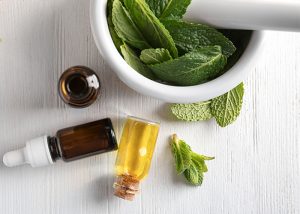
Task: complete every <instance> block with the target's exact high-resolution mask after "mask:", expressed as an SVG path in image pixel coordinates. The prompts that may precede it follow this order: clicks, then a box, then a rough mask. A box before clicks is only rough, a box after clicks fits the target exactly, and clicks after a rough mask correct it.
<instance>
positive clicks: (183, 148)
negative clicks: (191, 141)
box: [171, 134, 192, 174]
mask: <svg viewBox="0 0 300 214" xmlns="http://www.w3.org/2000/svg"><path fill="white" fill-rule="evenodd" d="M171 147H172V153H173V156H174V159H175V166H176V171H177V173H178V174H181V173H183V172H184V170H186V169H187V168H189V167H190V164H191V152H192V151H191V148H190V146H189V145H187V144H186V143H185V142H184V141H183V140H180V139H178V137H177V135H176V134H174V135H172V138H171Z"/></svg>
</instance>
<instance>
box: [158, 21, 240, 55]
mask: <svg viewBox="0 0 300 214" xmlns="http://www.w3.org/2000/svg"><path fill="white" fill-rule="evenodd" d="M162 23H163V24H164V25H165V27H166V28H167V29H168V31H169V32H170V34H171V36H172V37H173V39H174V41H175V44H176V46H177V48H178V50H179V52H180V53H188V52H190V51H193V50H195V49H196V48H199V47H201V46H209V45H219V46H221V48H222V52H223V54H224V55H225V56H226V57H229V56H231V55H232V54H233V53H234V52H235V50H236V48H235V46H234V45H233V44H232V42H231V41H230V40H229V39H227V38H226V37H225V36H223V34H222V33H220V32H219V31H217V30H216V29H214V28H212V27H209V26H207V25H203V24H194V23H188V22H185V21H182V20H163V21H162Z"/></svg>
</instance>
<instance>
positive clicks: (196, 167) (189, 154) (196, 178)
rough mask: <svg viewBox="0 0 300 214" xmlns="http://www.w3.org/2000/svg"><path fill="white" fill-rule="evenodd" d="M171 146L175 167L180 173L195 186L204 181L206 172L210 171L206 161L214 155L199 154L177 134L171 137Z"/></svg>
mask: <svg viewBox="0 0 300 214" xmlns="http://www.w3.org/2000/svg"><path fill="white" fill-rule="evenodd" d="M170 144H171V148H172V153H173V156H174V159H175V167H176V171H177V173H178V174H183V175H184V177H185V178H186V180H187V181H188V182H189V183H190V184H192V185H195V186H199V185H201V184H202V182H203V176H204V173H205V172H207V171H208V169H207V166H206V163H205V161H207V160H213V159H214V157H207V156H204V155H199V154H197V153H195V152H193V151H192V150H191V147H190V146H189V145H188V144H187V143H186V142H185V141H183V140H181V139H179V138H178V137H177V135H176V134H174V135H172V137H171V143H170Z"/></svg>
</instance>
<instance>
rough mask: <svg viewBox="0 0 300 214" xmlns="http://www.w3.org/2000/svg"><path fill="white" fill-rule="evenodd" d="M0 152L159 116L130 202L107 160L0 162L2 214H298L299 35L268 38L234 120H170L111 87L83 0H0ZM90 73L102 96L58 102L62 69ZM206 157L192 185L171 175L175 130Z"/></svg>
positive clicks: (145, 100)
mask: <svg viewBox="0 0 300 214" xmlns="http://www.w3.org/2000/svg"><path fill="white" fill-rule="evenodd" d="M0 26H1V27H0V37H1V38H2V42H1V43H0V137H1V138H0V156H1V157H2V155H3V154H4V153H5V152H6V151H9V150H12V149H16V148H19V147H21V146H22V145H23V144H24V142H25V141H26V140H28V139H31V138H33V137H36V136H39V135H42V134H45V133H47V134H51V135H53V134H54V133H55V131H56V130H58V129H60V128H63V127H67V126H71V125H75V124H79V123H83V122H88V121H92V120H96V119H99V118H103V117H111V118H112V119H113V122H114V123H115V127H116V132H117V133H118V134H120V131H121V122H120V120H119V119H118V117H119V116H120V115H122V114H123V113H128V114H133V115H136V116H140V117H144V118H148V119H152V120H157V121H161V123H162V126H161V132H160V136H159V140H158V142H157V147H156V151H155V155H154V158H153V162H152V167H151V172H150V174H149V177H148V178H147V179H146V180H145V181H144V182H143V183H142V191H141V194H140V195H139V196H138V197H137V198H136V200H135V201H134V202H126V201H123V200H120V199H118V198H116V197H114V196H113V195H112V183H113V167H114V161H115V156H116V154H115V153H110V154H104V155H100V156H96V157H91V158H87V159H83V160H80V161H76V162H72V163H68V164H65V163H62V162H58V163H57V164H55V165H53V166H49V167H44V168H38V169H32V168H31V167H29V166H23V167H18V168H6V167H4V166H3V164H1V165H0V213H1V214H77V213H78V214H79V213H80V214H90V213H101V214H102V213H216V214H219V213H253V214H256V213H262V214H271V213H272V214H273V213H295V214H296V213H300V208H299V204H300V201H299V200H300V167H299V165H300V163H299V159H300V152H299V149H300V144H299V135H298V134H299V132H300V34H296V33H279V32H268V33H267V34H266V42H265V45H264V50H263V51H262V52H261V53H258V54H260V55H261V57H260V59H259V61H257V62H256V64H255V69H254V70H253V71H252V73H251V75H249V76H248V77H247V79H246V80H245V86H246V94H245V99H244V106H243V110H242V113H241V116H240V117H239V119H238V120H237V122H236V123H234V124H233V125H231V126H229V127H227V128H220V127H218V126H217V125H216V123H215V122H214V121H209V122H202V123H201V122H200V123H185V122H178V121H176V120H175V119H174V118H173V117H172V116H171V115H170V113H169V109H168V104H166V103H164V102H162V101H159V100H156V99H153V98H149V97H145V96H142V95H140V94H138V93H136V92H134V91H132V90H131V89H129V88H128V87H127V86H125V85H124V84H123V83H122V82H120V81H119V80H118V78H117V77H116V75H115V74H114V73H113V72H112V71H111V69H110V68H109V66H108V65H106V64H105V62H104V61H103V59H102V58H101V56H100V55H99V53H98V51H97V48H96V46H95V44H94V41H93V38H92V34H91V30H90V25H89V1H87V0H23V1H21V0H1V1H0ZM78 64H79V65H86V66H89V67H91V68H92V69H94V70H95V71H97V73H98V74H99V76H100V78H101V80H102V84H103V87H102V93H101V96H100V98H99V99H98V101H97V103H96V104H94V105H93V106H91V107H90V108H87V109H82V110H76V109H72V108H69V107H67V106H65V105H64V104H63V103H62V101H61V100H60V99H59V97H58V94H57V81H58V78H59V76H60V74H61V73H62V72H63V71H64V70H65V69H66V68H68V67H70V66H73V65H78ZM174 132H176V133H178V135H179V136H180V137H182V138H184V139H186V141H187V142H188V143H189V144H190V145H191V146H192V148H193V149H194V150H195V151H197V152H200V153H203V154H207V155H212V156H215V157H216V159H215V160H214V161H211V162H209V172H208V173H207V174H206V175H205V179H204V183H203V185H202V186H201V187H191V186H188V185H186V184H185V183H184V180H183V179H182V178H181V177H178V176H177V175H176V173H175V171H174V167H173V158H172V156H171V153H170V149H169V145H168V137H169V135H170V134H172V133H174Z"/></svg>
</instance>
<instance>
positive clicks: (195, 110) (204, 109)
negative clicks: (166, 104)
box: [171, 101, 212, 121]
mask: <svg viewBox="0 0 300 214" xmlns="http://www.w3.org/2000/svg"><path fill="white" fill-rule="evenodd" d="M171 111H172V113H173V114H174V115H175V116H176V117H177V118H178V119H180V120H185V121H201V120H209V119H211V118H212V114H211V112H210V101H206V102H199V103H192V104H174V105H172V106H171Z"/></svg>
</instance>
